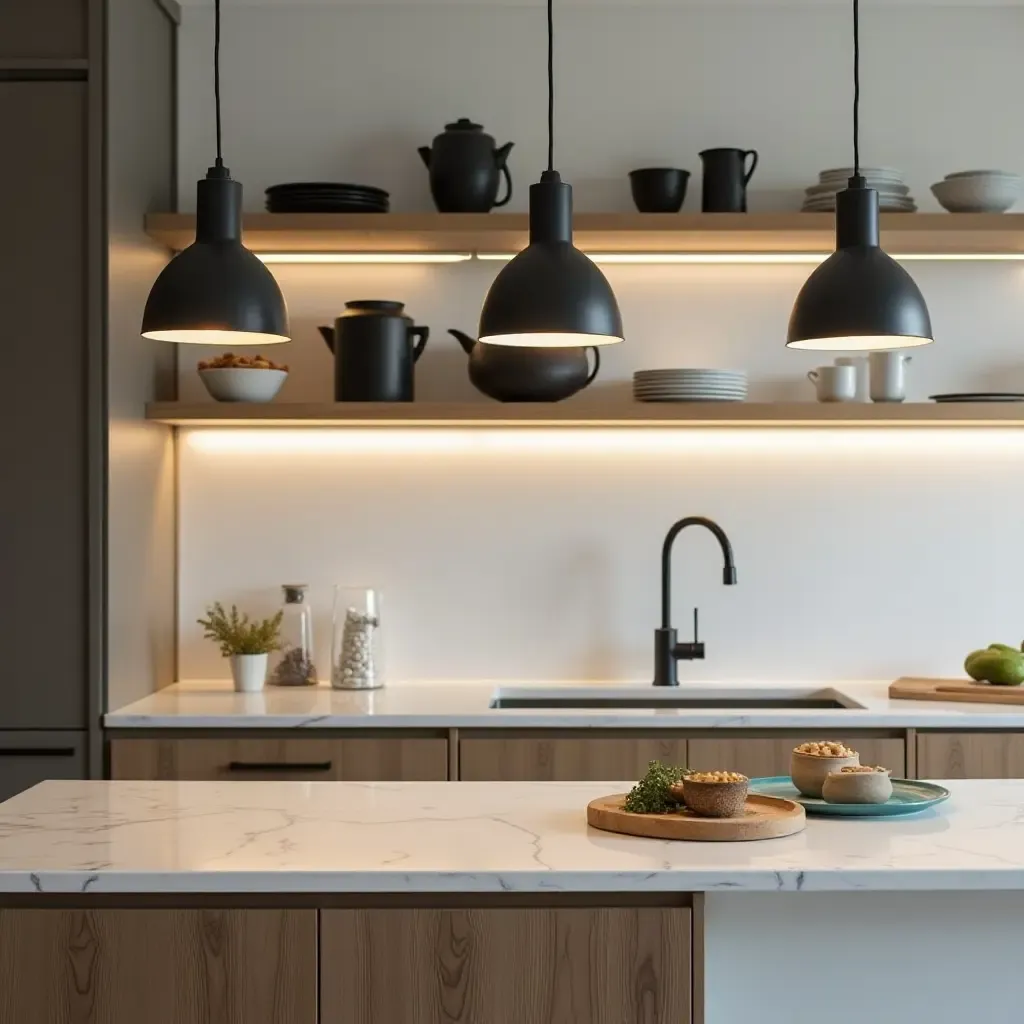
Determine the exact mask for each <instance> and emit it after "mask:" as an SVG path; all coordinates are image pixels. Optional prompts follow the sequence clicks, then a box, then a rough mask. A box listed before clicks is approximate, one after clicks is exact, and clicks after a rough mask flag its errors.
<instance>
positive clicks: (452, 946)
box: [320, 907, 691, 1024]
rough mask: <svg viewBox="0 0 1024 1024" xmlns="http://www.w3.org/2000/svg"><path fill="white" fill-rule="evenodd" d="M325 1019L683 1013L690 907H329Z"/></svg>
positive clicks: (323, 946) (435, 1022)
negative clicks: (372, 908) (397, 908)
mask: <svg viewBox="0 0 1024 1024" xmlns="http://www.w3.org/2000/svg"><path fill="white" fill-rule="evenodd" d="M320 928H321V930H320V956H321V964H322V969H321V975H320V1014H321V1016H320V1020H321V1022H322V1024H459V1022H464V1024H623V1022H628V1024H688V1022H689V1021H690V1020H691V963H690V943H691V912H690V911H689V910H688V909H683V908H654V907H642V908H622V907H614V908H552V907H537V908H515V909H500V908H494V909H492V908H487V909H473V908H468V909H457V910H456V909H451V910H448V909H433V908H431V909H416V910H325V911H323V912H322V914H321V926H320Z"/></svg>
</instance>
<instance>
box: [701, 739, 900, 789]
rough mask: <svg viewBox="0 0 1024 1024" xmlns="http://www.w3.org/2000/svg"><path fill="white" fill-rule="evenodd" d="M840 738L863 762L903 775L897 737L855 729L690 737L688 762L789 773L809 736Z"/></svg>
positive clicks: (704, 766)
mask: <svg viewBox="0 0 1024 1024" xmlns="http://www.w3.org/2000/svg"><path fill="white" fill-rule="evenodd" d="M829 739H831V740H842V741H843V742H844V743H847V744H849V745H850V746H852V747H853V748H854V750H856V751H858V752H859V753H860V759H861V762H862V763H863V764H880V765H884V766H885V767H886V768H888V769H889V770H890V771H891V772H892V773H893V775H895V776H897V777H898V778H902V777H903V776H904V775H906V771H907V758H906V745H905V743H904V741H903V740H902V739H899V738H896V737H877V736H858V735H857V734H856V733H845V734H839V735H836V734H830V733H828V732H819V733H814V734H813V735H811V734H800V733H784V734H782V735H780V736H771V737H757V736H737V737H736V738H735V739H692V740H690V744H689V760H688V761H687V766H688V767H690V768H695V769H697V770H698V771H713V770H715V769H718V768H721V769H724V770H726V771H734V772H742V773H743V774H744V775H749V776H750V777H751V778H757V777H758V776H765V775H788V774H789V759H790V755H791V754H792V752H793V748H794V747H795V746H798V745H799V744H801V743H806V742H807V741H808V740H829Z"/></svg>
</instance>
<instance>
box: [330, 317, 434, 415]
mask: <svg viewBox="0 0 1024 1024" xmlns="http://www.w3.org/2000/svg"><path fill="white" fill-rule="evenodd" d="M403 309H404V306H403V305H402V303H401V302H386V301H382V300H378V299H362V300H359V301H357V302H346V303H345V312H344V313H342V315H341V316H339V317H338V319H337V320H335V321H334V328H333V330H332V329H331V328H330V327H321V328H320V329H319V330H320V334H321V335H322V336H323V339H324V341H325V342H327V346H328V348H330V349H331V351H332V352H333V353H334V400H335V401H336V402H411V401H412V400H413V397H414V389H413V377H414V368H415V364H416V360H417V359H419V357H420V356H421V355H422V354H423V349H424V347H425V346H426V344H427V337H428V335H429V334H430V328H429V327H415V326H414V325H413V322H412V318H411V317H408V316H405V314H404V313H403V312H402V311H403Z"/></svg>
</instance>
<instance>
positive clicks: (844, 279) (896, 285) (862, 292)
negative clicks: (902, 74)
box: [786, 0, 932, 352]
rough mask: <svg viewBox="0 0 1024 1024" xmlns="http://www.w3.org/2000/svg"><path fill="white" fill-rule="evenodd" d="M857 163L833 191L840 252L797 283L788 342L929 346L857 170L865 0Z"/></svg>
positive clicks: (911, 289)
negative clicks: (845, 182) (884, 245)
mask: <svg viewBox="0 0 1024 1024" xmlns="http://www.w3.org/2000/svg"><path fill="white" fill-rule="evenodd" d="M853 167H854V170H853V177H851V178H850V179H849V182H848V187H847V188H846V189H844V190H843V191H842V192H840V193H839V194H838V195H837V196H836V251H835V252H834V253H833V254H832V255H831V256H829V258H828V259H827V260H825V262H824V263H822V264H821V265H820V266H819V267H817V268H816V269H815V271H814V273H813V274H811V276H810V277H809V278H808V279H807V281H806V282H805V283H804V286H803V288H801V289H800V294H799V295H798V296H797V298H796V304H795V305H794V306H793V312H792V314H791V315H790V318H789V331H788V336H787V339H786V344H787V345H788V346H789V347H790V348H802V349H814V350H816V351H833V352H834V351H860V352H865V351H870V350H872V349H893V348H913V347H915V346H918V345H927V344H929V343H930V342H931V341H932V325H931V320H930V319H929V317H928V307H927V306H926V305H925V301H924V296H922V295H921V292H920V290H919V289H918V287H917V285H916V284H914V279H913V278H912V277H911V276H910V275H909V274H908V273H907V272H906V271H905V270H904V269H903V268H902V267H901V266H900V265H899V264H898V263H897V262H896V261H895V260H894V259H893V258H892V257H891V256H888V255H886V253H885V252H883V251H882V249H881V247H880V246H879V244H878V193H877V192H876V191H875V190H874V189H873V188H867V187H866V186H865V181H864V178H863V177H862V176H861V173H860V0H853Z"/></svg>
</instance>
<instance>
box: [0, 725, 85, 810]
mask: <svg viewBox="0 0 1024 1024" xmlns="http://www.w3.org/2000/svg"><path fill="white" fill-rule="evenodd" d="M85 776H86V765H85V734H84V733H80V732H72V733H53V732H47V733H34V732H30V731H25V732H0V800H7V799H9V798H10V797H12V796H14V795H15V794H16V793H20V792H22V790H25V789H29V788H30V787H31V786H34V785H35V784H36V783H37V782H45V781H46V780H47V779H84V778H85Z"/></svg>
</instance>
